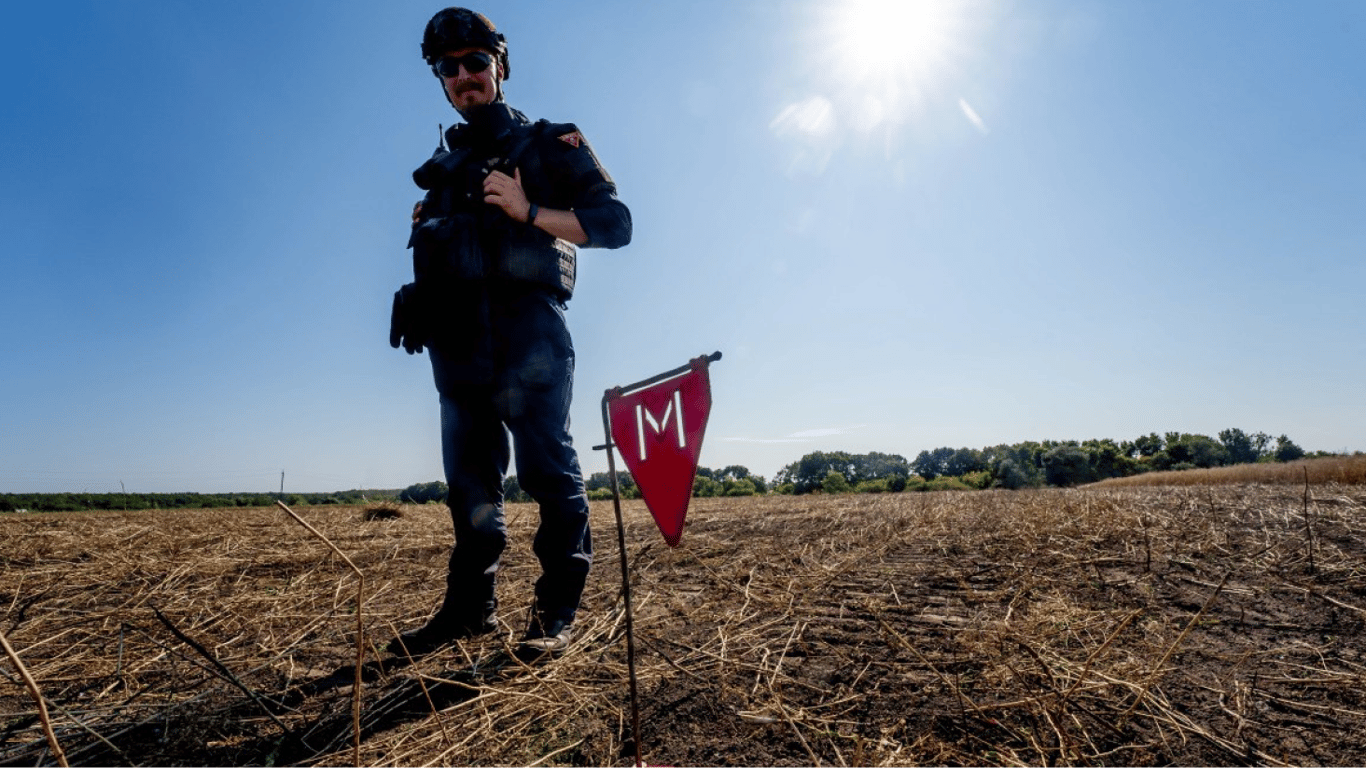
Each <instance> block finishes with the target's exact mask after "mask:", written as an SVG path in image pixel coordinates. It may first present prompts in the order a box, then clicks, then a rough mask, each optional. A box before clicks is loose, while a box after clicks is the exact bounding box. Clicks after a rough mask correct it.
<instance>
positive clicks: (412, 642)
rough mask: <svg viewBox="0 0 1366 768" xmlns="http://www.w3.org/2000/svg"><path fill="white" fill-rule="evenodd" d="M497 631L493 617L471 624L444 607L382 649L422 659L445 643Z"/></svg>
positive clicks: (398, 654)
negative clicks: (419, 625) (418, 626)
mask: <svg viewBox="0 0 1366 768" xmlns="http://www.w3.org/2000/svg"><path fill="white" fill-rule="evenodd" d="M496 629H498V623H497V621H495V620H494V618H493V616H486V617H484V618H480V619H475V620H473V621H471V620H469V619H468V618H464V617H460V616H458V615H457V614H456V613H454V612H453V611H448V610H447V609H446V607H444V606H443V607H442V609H441V610H439V611H437V612H436V615H435V616H433V617H432V618H431V620H430V621H428V622H427V623H426V624H425V625H424V626H422V627H421V628H419V629H414V630H411V631H409V632H404V633H402V634H400V635H399V636H398V637H396V638H394V639H393V640H390V641H389V645H388V646H387V647H386V649H385V650H387V651H389V653H392V654H394V655H395V656H425V655H427V654H429V653H431V652H432V651H435V650H436V649H438V648H440V647H442V646H443V645H446V644H447V643H453V642H455V641H457V640H465V639H467V638H471V637H476V636H478V635H486V634H488V633H490V632H493V631H494V630H496Z"/></svg>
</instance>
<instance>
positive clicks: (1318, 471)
mask: <svg viewBox="0 0 1366 768" xmlns="http://www.w3.org/2000/svg"><path fill="white" fill-rule="evenodd" d="M1306 482H1308V483H1310V484H1312V485H1323V484H1325V483H1339V484H1342V485H1366V454H1356V455H1353V456H1327V457H1322V458H1316V459H1300V460H1299V461H1287V462H1284V463H1270V464H1235V465H1233V466H1231V467H1213V468H1211V469H1187V470H1183V471H1180V472H1148V473H1145V474H1142V475H1133V476H1131V477H1116V478H1112V479H1110V480H1103V481H1101V482H1099V483H1096V484H1095V486H1094V487H1101V488H1122V487H1136V486H1149V485H1248V484H1254V483H1257V484H1267V485H1304V484H1305V483H1306Z"/></svg>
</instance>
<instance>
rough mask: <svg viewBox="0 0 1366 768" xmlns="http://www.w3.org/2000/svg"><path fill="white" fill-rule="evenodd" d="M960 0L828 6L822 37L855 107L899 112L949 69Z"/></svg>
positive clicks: (959, 31)
mask: <svg viewBox="0 0 1366 768" xmlns="http://www.w3.org/2000/svg"><path fill="white" fill-rule="evenodd" d="M966 6H967V4H966V3H965V2H962V0H843V2H840V3H838V4H837V5H834V6H832V7H831V8H830V9H829V13H830V16H829V17H827V19H826V25H825V26H826V32H827V34H828V37H827V40H828V42H829V44H830V45H831V46H833V47H834V49H835V50H834V52H833V55H834V56H836V57H838V60H839V61H841V63H843V64H844V65H845V66H844V67H842V68H841V70H842V72H843V74H844V76H845V77H847V78H849V81H850V82H849V85H851V86H852V87H853V88H855V89H857V90H858V91H859V93H857V94H851V95H855V97H856V98H857V99H858V100H859V101H860V102H862V105H861V106H860V109H862V110H864V111H865V112H866V111H868V110H872V114H873V115H874V116H877V117H878V118H879V120H880V119H881V118H883V117H896V116H901V115H903V114H904V113H905V112H906V111H907V110H908V109H912V108H914V107H916V106H918V105H919V104H920V102H922V101H923V100H924V98H925V97H926V95H927V94H928V93H929V92H931V91H932V90H934V88H935V87H936V85H939V84H941V81H943V80H944V79H946V77H947V76H948V75H949V74H951V70H952V68H953V59H954V56H955V55H956V53H957V52H958V50H959V49H960V48H961V47H962V45H963V37H964V34H965V33H964V29H963V27H964V10H965V8H966Z"/></svg>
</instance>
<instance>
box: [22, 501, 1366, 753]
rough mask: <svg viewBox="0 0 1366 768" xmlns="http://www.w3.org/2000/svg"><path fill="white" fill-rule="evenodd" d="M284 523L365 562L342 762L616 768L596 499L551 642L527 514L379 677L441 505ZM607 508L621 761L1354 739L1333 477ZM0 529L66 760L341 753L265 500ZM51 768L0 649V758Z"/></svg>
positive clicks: (329, 573) (1359, 548)
mask: <svg viewBox="0 0 1366 768" xmlns="http://www.w3.org/2000/svg"><path fill="white" fill-rule="evenodd" d="M1301 482H1302V480H1301ZM297 511H298V512H299V513H300V514H301V515H302V516H303V517H304V518H306V519H307V520H309V521H310V522H311V524H312V525H314V526H315V527H316V528H317V529H318V530H319V531H320V532H321V534H323V535H325V536H326V537H327V538H328V539H329V540H330V541H332V542H334V543H335V544H336V546H337V547H339V548H340V550H341V551H343V552H345V553H346V554H347V556H348V557H349V558H350V559H351V560H352V561H353V562H354V563H355V564H356V566H357V567H358V568H359V569H361V570H362V571H363V572H364V574H365V580H366V589H365V592H364V605H362V606H361V611H362V623H363V625H364V627H365V635H366V637H365V641H366V647H367V648H369V649H370V650H369V652H368V653H367V657H366V664H365V669H364V670H363V671H364V673H365V683H364V686H363V689H362V700H363V711H362V715H361V728H362V740H361V745H360V761H359V762H361V763H362V764H365V765H384V764H411V765H461V764H525V765H532V764H537V765H545V764H562V765H585V764H598V765H606V764H629V762H630V759H631V758H630V754H631V750H630V748H629V744H628V743H627V742H628V739H629V737H630V734H629V730H630V729H629V725H628V723H629V721H630V718H629V707H628V697H627V693H626V690H627V687H626V667H625V658H624V653H625V651H624V639H623V633H624V621H623V616H622V613H621V605H620V602H619V600H618V592H619V588H620V585H619V583H618V574H619V564H618V563H617V559H616V556H615V547H614V546H609V545H610V544H612V543H614V542H613V539H614V538H615V537H614V536H612V535H610V531H609V530H608V527H607V526H609V525H610V524H611V523H610V521H611V519H612V515H611V509H610V503H598V504H595V505H594V520H595V521H596V524H597V525H598V527H599V530H598V535H597V540H598V546H599V551H598V558H597V563H596V565H595V569H594V572H593V575H592V577H591V579H590V584H589V591H588V594H587V595H586V598H585V606H584V612H583V614H582V617H581V620H580V622H579V624H580V626H579V631H580V632H579V639H578V640H577V641H576V644H575V648H574V652H573V653H572V654H570V655H569V656H567V657H565V658H563V659H560V660H558V661H555V662H552V663H547V664H542V665H538V666H535V667H525V666H523V665H521V664H520V663H519V662H517V661H516V660H515V658H512V657H510V656H509V655H508V654H507V653H506V650H507V645H508V643H509V642H511V641H512V640H513V639H515V637H516V634H517V632H518V631H519V630H520V629H521V622H522V621H523V616H522V615H521V612H520V610H519V609H520V608H521V607H522V605H524V603H525V601H526V600H528V599H529V597H530V594H531V582H532V580H533V579H534V578H535V577H536V575H537V573H538V568H537V566H536V564H535V561H534V559H533V558H532V557H531V556H530V554H529V552H528V550H529V548H530V539H531V534H532V529H533V527H534V524H535V517H536V515H535V510H534V508H532V507H530V506H528V505H512V506H510V507H509V516H510V527H511V528H512V531H513V537H514V543H513V546H512V547H510V549H509V553H508V556H507V561H506V569H505V571H504V572H503V573H504V578H503V583H502V584H501V586H500V597H501V598H502V599H503V601H504V605H505V609H504V611H503V614H502V620H503V621H504V622H505V624H504V631H503V632H502V633H499V634H497V635H494V636H491V637H488V638H483V639H480V640H479V641H477V642H472V643H467V644H465V645H464V646H463V647H461V648H458V649H456V650H454V651H450V652H446V653H443V654H437V655H435V656H433V657H431V658H428V659H423V660H420V661H418V662H417V663H415V664H411V665H407V664H403V663H394V662H393V661H392V660H391V661H389V662H386V663H384V664H381V663H379V661H378V660H379V659H380V658H381V657H380V655H379V654H378V653H376V652H375V651H374V649H375V648H376V647H377V646H379V645H382V644H383V643H384V642H385V641H387V640H388V638H389V637H390V636H392V633H393V631H394V629H395V628H406V627H408V626H411V625H413V624H415V623H416V622H418V621H420V620H422V619H423V618H425V616H426V615H427V614H428V613H429V612H430V611H431V610H432V609H433V608H434V607H435V603H436V602H437V601H438V600H439V599H440V592H441V587H442V581H443V579H442V576H443V572H444V565H445V559H446V555H447V552H448V549H449V546H450V521H449V517H448V516H447V515H446V514H445V511H444V509H442V508H439V507H411V506H410V507H406V508H404V512H405V514H404V516H403V517H401V518H398V519H391V520H378V521H374V522H363V520H362V518H363V511H362V510H361V509H360V508H347V507H318V508H313V509H302V510H297ZM626 516H627V520H628V549H629V550H630V552H631V553H632V554H631V566H632V573H633V582H632V583H633V592H634V595H635V603H636V635H637V648H638V654H639V659H638V672H639V681H640V690H641V695H642V705H643V711H642V721H643V728H644V731H645V734H644V739H643V744H642V746H643V751H644V755H645V759H646V761H647V762H650V763H653V764H670V765H698V764H731V765H778V764H831V765H856V764H858V765H910V764H923V763H936V764H1039V763H1050V764H1061V765H1080V764H1092V765H1105V764H1156V763H1183V764H1243V763H1248V762H1255V763H1263V764H1271V765H1277V764H1310V763H1336V764H1360V763H1362V762H1363V761H1364V760H1366V748H1363V747H1362V746H1361V743H1360V739H1359V738H1358V736H1357V734H1358V733H1360V732H1361V731H1362V730H1363V729H1366V680H1363V674H1366V634H1364V632H1366V565H1363V563H1366V497H1363V495H1362V494H1361V492H1360V490H1359V489H1357V488H1352V487H1347V486H1337V485H1321V486H1315V487H1314V488H1313V491H1312V493H1311V494H1309V495H1307V496H1306V495H1305V494H1303V493H1302V492H1301V491H1300V490H1299V489H1286V488H1277V487H1275V486H1218V487H1204V488H1154V489H1126V488H1122V489H1114V490H1109V489H1090V490H1077V491H1031V492H1019V493H1008V492H980V493H931V494H895V495H885V494H884V495H877V496H868V495H849V496H825V497H820V498H813V497H795V498H794V497H770V498H762V499H749V500H729V499H700V500H697V501H696V502H695V505H694V507H693V510H692V511H691V512H690V513H689V526H688V528H687V531H686V533H685V534H684V539H683V546H682V547H680V548H678V549H669V548H668V547H666V546H665V545H664V544H663V543H662V541H660V540H659V534H658V532H657V531H656V530H654V527H653V523H652V522H651V521H650V520H649V518H648V513H647V512H646V511H645V510H644V508H643V507H642V506H641V505H640V504H639V503H630V504H628V505H627V506H626ZM0 531H3V535H4V540H5V541H6V546H5V549H4V552H3V554H0V566H3V567H2V568H0V610H3V613H2V614H0V630H3V632H4V633H5V635H6V636H7V637H8V638H9V639H10V641H11V642H12V643H13V645H14V646H15V648H16V649H17V650H18V652H19V654H20V655H21V657H22V658H23V660H24V663H25V664H26V665H27V667H28V668H29V670H30V672H31V673H32V675H33V677H34V678H35V680H36V681H37V683H38V685H39V686H40V687H41V689H42V691H43V694H44V697H45V700H46V702H47V704H48V709H49V711H50V712H51V719H52V723H53V725H54V727H55V729H56V732H57V737H58V738H59V740H60V742H61V744H62V745H63V747H64V749H65V751H66V754H67V757H68V758H69V759H70V761H71V763H72V764H73V765H81V764H85V765H90V764H171V763H175V764H222V765H234V764H261V763H270V764H309V765H313V764H318V765H324V764H327V765H330V764H347V763H350V762H353V760H354V757H353V752H352V712H351V704H352V692H353V683H352V681H353V679H354V678H353V674H354V668H353V667H352V666H350V665H351V664H353V662H354V655H355V645H354V643H355V640H356V638H355V632H356V616H355V614H354V610H355V608H356V606H355V602H356V594H357V592H356V586H357V584H356V577H355V575H354V574H353V573H352V571H351V570H350V569H349V568H348V567H347V565H346V564H345V563H344V562H342V560H341V558H339V557H338V556H337V555H335V554H332V553H331V552H330V551H328V550H327V549H326V548H325V547H323V546H321V545H320V544H319V543H318V542H317V541H316V540H315V539H313V538H312V537H311V536H310V535H309V533H308V532H307V531H305V530H303V529H302V528H301V527H300V526H299V525H297V524H296V523H294V522H293V521H292V520H290V519H289V518H288V517H287V516H286V514H285V513H284V512H282V511H280V510H276V509H258V510H250V511H247V512H243V511H241V510H231V511H221V510H205V511H196V512H176V513H167V512H160V513H155V512H148V513H110V514H82V515H64V516H33V515H26V516H6V517H3V518H0ZM158 612H159V615H160V616H161V617H164V621H163V620H162V619H161V618H158ZM172 628H173V629H174V631H172ZM182 637H183V638H187V639H189V640H192V641H193V642H194V644H196V645H198V646H199V647H200V649H196V648H195V647H193V646H192V645H190V644H189V643H188V642H186V641H185V640H184V639H182ZM230 678H233V679H235V682H234V680H233V679H230ZM239 686H240V687H239ZM244 691H245V692H244ZM51 759H52V758H51V756H50V754H49V750H48V746H47V741H46V739H45V736H44V734H43V732H42V729H41V727H40V722H39V717H38V711H37V708H36V705H35V703H34V701H33V699H32V697H30V696H29V695H28V693H27V690H26V688H25V686H24V685H23V682H22V681H21V680H20V679H19V677H18V676H17V675H16V674H13V673H12V672H11V670H10V668H6V669H5V670H4V679H3V680H2V681H0V765H3V764H19V763H23V764H30V765H31V764H34V763H35V762H40V761H49V762H50V761H51Z"/></svg>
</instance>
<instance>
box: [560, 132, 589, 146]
mask: <svg viewBox="0 0 1366 768" xmlns="http://www.w3.org/2000/svg"><path fill="white" fill-rule="evenodd" d="M560 141H563V142H564V143H566V144H568V145H569V146H571V147H573V148H575V149H578V148H579V146H580V145H582V144H583V143H584V139H583V134H582V133H579V132H578V131H570V132H569V133H566V134H564V135H563V136H560Z"/></svg>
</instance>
